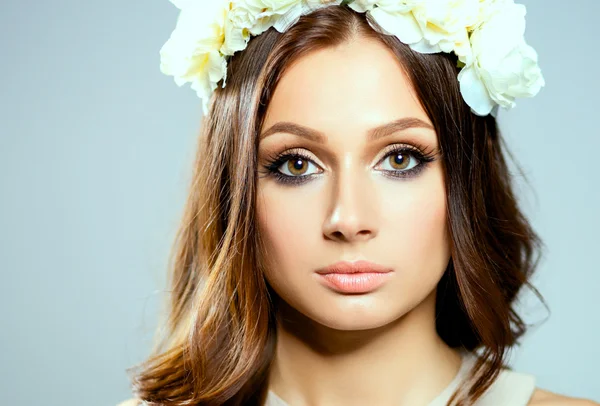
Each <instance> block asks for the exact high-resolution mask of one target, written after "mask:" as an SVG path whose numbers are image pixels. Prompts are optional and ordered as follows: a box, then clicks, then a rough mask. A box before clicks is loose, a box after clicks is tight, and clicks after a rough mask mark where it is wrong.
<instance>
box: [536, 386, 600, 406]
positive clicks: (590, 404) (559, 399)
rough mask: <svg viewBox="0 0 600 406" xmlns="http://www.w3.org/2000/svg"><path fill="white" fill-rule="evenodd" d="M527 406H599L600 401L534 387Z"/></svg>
mask: <svg viewBox="0 0 600 406" xmlns="http://www.w3.org/2000/svg"><path fill="white" fill-rule="evenodd" d="M528 406H600V403H597V402H594V401H593V400H591V399H582V398H573V397H569V396H564V395H560V394H558V393H554V392H550V391H547V390H545V389H541V388H535V391H534V392H533V395H532V396H531V400H530V401H529V403H528Z"/></svg>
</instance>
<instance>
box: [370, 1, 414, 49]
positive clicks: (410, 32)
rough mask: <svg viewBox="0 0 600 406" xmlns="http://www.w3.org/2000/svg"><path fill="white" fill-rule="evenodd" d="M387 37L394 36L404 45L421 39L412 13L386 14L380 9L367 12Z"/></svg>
mask: <svg viewBox="0 0 600 406" xmlns="http://www.w3.org/2000/svg"><path fill="white" fill-rule="evenodd" d="M368 13H369V14H370V15H371V17H373V19H374V20H375V21H376V22H377V24H379V26H380V27H381V28H382V29H383V31H384V33H385V34H387V35H395V36H396V37H397V38H398V39H399V40H400V41H402V42H403V43H405V44H415V43H417V42H419V41H421V40H422V39H423V32H422V31H421V27H419V24H418V23H417V21H416V20H415V18H414V17H413V15H412V13H393V14H392V13H388V12H387V11H386V10H385V9H383V8H382V7H377V8H374V9H373V10H371V11H369V12H368Z"/></svg>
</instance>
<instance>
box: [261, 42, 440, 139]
mask: <svg viewBox="0 0 600 406" xmlns="http://www.w3.org/2000/svg"><path fill="white" fill-rule="evenodd" d="M402 117H417V118H421V119H422V120H424V121H426V122H428V123H431V121H430V120H429V118H428V117H427V115H426V113H425V111H424V110H423V108H422V107H421V105H420V103H419V101H418V99H417V96H416V94H415V92H414V89H413V87H412V84H411V83H410V81H409V79H408V77H407V76H406V74H405V73H404V71H403V69H402V67H401V64H400V62H399V61H398V59H397V58H396V56H395V55H394V54H393V53H392V51H391V50H390V49H388V48H387V46H385V45H384V44H382V43H380V42H378V41H376V40H373V39H365V38H360V39H357V40H353V41H352V42H347V43H344V44H342V45H340V46H338V47H336V48H325V49H321V50H318V51H314V52H312V53H310V54H307V55H305V56H303V57H301V58H299V59H298V60H297V61H295V62H294V63H293V64H292V65H291V66H289V67H288V68H287V69H286V71H285V72H284V74H283V76H282V78H281V79H280V81H279V83H278V85H277V87H276V89H275V92H274V93H273V96H272V99H271V101H270V103H269V106H268V108H267V114H266V117H265V122H264V123H263V128H267V127H269V126H270V125H271V124H272V123H275V122H277V121H293V122H298V123H301V124H305V125H308V126H312V127H314V128H318V129H321V130H323V131H325V132H329V131H344V130H345V131H353V132H356V131H358V130H364V131H366V130H368V129H370V128H372V127H374V126H376V125H378V124H381V123H382V122H388V121H392V120H395V119H398V118H402Z"/></svg>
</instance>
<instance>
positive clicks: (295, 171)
mask: <svg viewBox="0 0 600 406" xmlns="http://www.w3.org/2000/svg"><path fill="white" fill-rule="evenodd" d="M413 144H414V145H410V144H403V143H400V144H392V145H388V146H387V147H385V148H384V149H383V150H382V152H381V153H380V156H382V158H380V159H379V160H378V163H377V165H376V167H378V168H379V167H381V166H383V167H384V168H383V169H378V170H379V171H380V172H381V173H382V175H384V176H386V177H389V178H391V179H397V180H409V179H413V178H416V177H418V176H419V175H420V174H421V173H422V171H423V170H425V169H426V168H427V166H428V164H429V163H431V162H433V161H434V160H435V159H436V155H437V153H436V150H435V148H432V147H429V148H428V147H425V146H423V145H420V144H418V143H414V142H413ZM283 151H284V152H281V153H275V154H269V155H267V157H266V158H265V163H264V164H262V166H261V169H260V170H259V172H260V173H261V174H262V177H270V178H273V179H274V180H275V181H276V182H277V183H279V184H281V185H286V186H298V185H303V184H305V183H308V182H310V181H311V180H314V179H315V178H317V177H319V176H320V175H321V173H322V172H323V170H322V169H321V168H320V167H319V165H318V164H316V163H315V162H314V160H313V158H311V156H310V154H308V153H307V152H306V150H305V149H302V148H292V149H288V148H287V147H284V149H283ZM314 170H316V172H313V171H314Z"/></svg>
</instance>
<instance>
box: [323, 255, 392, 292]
mask: <svg viewBox="0 0 600 406" xmlns="http://www.w3.org/2000/svg"><path fill="white" fill-rule="evenodd" d="M392 273H393V270H392V269H390V268H387V267H384V266H381V265H377V264H374V263H372V262H368V261H357V262H344V261H342V262H336V263H335V264H332V265H329V266H328V267H325V268H322V269H319V270H318V271H317V274H318V275H319V279H320V280H321V282H322V283H323V284H324V285H325V286H327V287H329V288H331V289H333V290H335V291H337V292H340V293H368V292H372V291H374V290H375V289H377V288H378V287H380V286H381V285H383V284H384V283H385V282H386V281H387V280H388V279H389V278H390V277H391V275H392Z"/></svg>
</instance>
